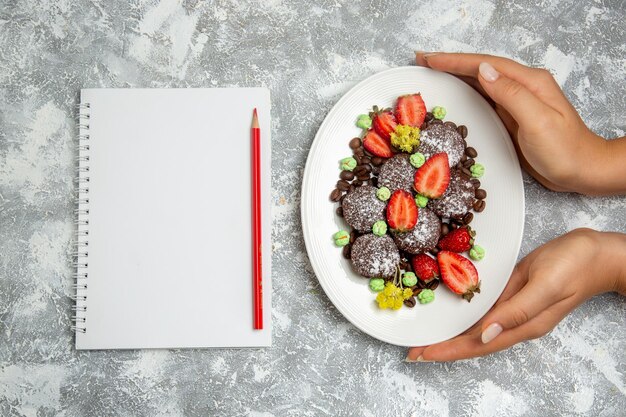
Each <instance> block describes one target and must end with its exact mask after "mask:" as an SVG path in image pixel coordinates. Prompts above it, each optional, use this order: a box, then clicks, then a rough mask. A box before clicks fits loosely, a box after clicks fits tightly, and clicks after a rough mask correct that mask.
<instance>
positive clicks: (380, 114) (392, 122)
mask: <svg viewBox="0 0 626 417" xmlns="http://www.w3.org/2000/svg"><path fill="white" fill-rule="evenodd" d="M396 126H398V123H396V118H395V116H394V115H393V113H392V112H391V111H390V110H381V111H374V114H373V117H372V127H373V128H374V130H375V131H376V133H378V134H379V135H380V136H382V137H383V138H385V139H387V140H389V139H390V138H391V134H392V133H393V132H394V131H395V130H396Z"/></svg>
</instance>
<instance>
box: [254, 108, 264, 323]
mask: <svg viewBox="0 0 626 417" xmlns="http://www.w3.org/2000/svg"><path fill="white" fill-rule="evenodd" d="M261 243H262V239H261V129H260V128H259V119H258V117H257V114H256V108H255V109H254V113H253V115H252V271H253V272H252V285H253V288H252V291H253V294H254V329H255V330H260V329H263V269H262V263H261V253H262V251H261Z"/></svg>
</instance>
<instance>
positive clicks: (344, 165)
mask: <svg viewBox="0 0 626 417" xmlns="http://www.w3.org/2000/svg"><path fill="white" fill-rule="evenodd" d="M339 166H340V167H341V169H342V170H344V171H352V170H353V169H354V168H356V159H354V158H353V157H351V156H349V157H347V158H343V159H342V160H341V161H339Z"/></svg>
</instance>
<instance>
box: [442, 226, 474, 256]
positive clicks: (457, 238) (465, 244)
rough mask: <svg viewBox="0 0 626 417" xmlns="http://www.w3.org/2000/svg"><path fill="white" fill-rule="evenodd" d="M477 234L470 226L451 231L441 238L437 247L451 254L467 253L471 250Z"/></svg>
mask: <svg viewBox="0 0 626 417" xmlns="http://www.w3.org/2000/svg"><path fill="white" fill-rule="evenodd" d="M475 235H476V233H474V231H473V230H472V229H470V228H469V226H465V227H459V228H458V229H454V230H452V231H450V233H448V234H447V235H445V236H444V237H442V238H441V240H440V241H439V243H437V246H439V249H441V250H449V251H451V252H465V251H466V250H470V249H471V247H472V245H473V244H474V236H475Z"/></svg>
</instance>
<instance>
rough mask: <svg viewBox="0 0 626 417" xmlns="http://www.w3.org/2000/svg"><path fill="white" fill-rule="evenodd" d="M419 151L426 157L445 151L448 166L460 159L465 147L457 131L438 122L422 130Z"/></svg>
mask: <svg viewBox="0 0 626 417" xmlns="http://www.w3.org/2000/svg"><path fill="white" fill-rule="evenodd" d="M419 151H420V152H421V153H423V154H424V156H425V157H426V159H428V158H430V157H431V156H433V155H435V154H437V153H440V152H445V153H447V154H448V162H449V163H450V166H451V167H453V166H455V165H456V164H458V163H459V161H460V160H461V157H462V156H463V152H464V151H465V148H464V146H463V138H462V137H461V135H460V134H459V132H457V131H456V130H455V129H454V128H451V127H448V126H445V125H443V124H441V123H439V124H434V125H430V126H428V127H427V128H425V129H424V130H422V135H421V137H420V146H419Z"/></svg>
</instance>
